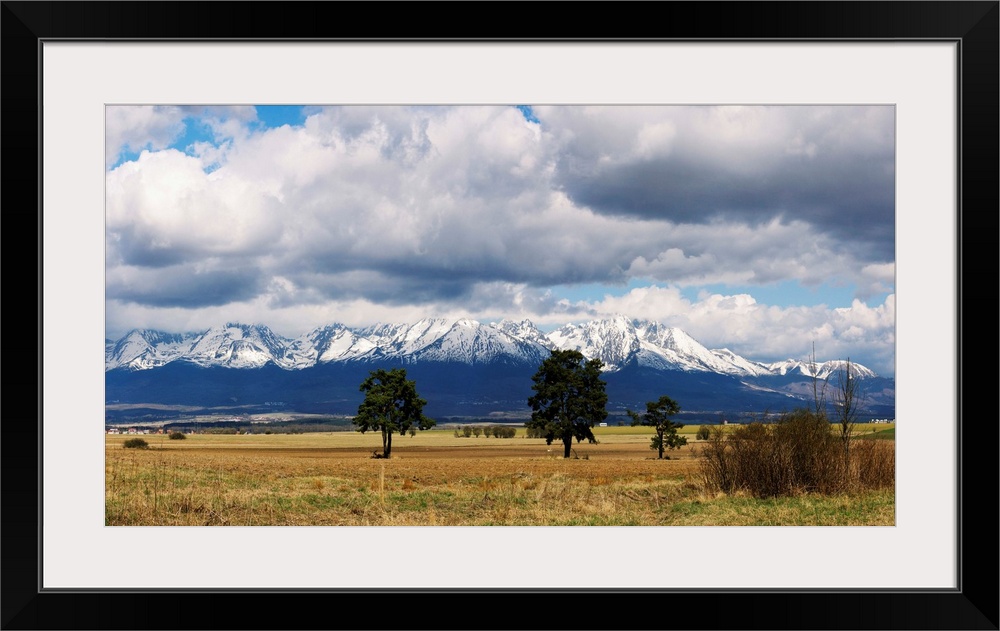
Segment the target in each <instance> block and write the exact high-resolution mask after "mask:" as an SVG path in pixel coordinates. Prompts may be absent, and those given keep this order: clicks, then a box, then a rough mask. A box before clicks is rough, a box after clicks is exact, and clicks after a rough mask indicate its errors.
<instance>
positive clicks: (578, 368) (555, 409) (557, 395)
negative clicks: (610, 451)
mask: <svg viewBox="0 0 1000 631" xmlns="http://www.w3.org/2000/svg"><path fill="white" fill-rule="evenodd" d="M603 367H604V364H603V363H602V362H601V360H599V359H591V360H587V359H585V358H584V356H583V354H582V353H581V352H580V351H575V350H554V351H552V355H551V356H550V357H548V358H547V359H545V360H544V361H543V362H542V365H541V366H540V367H539V368H538V372H536V373H535V375H534V376H533V377H532V378H531V379H532V381H533V382H534V385H533V386H532V387H531V389H532V390H534V391H535V394H534V395H532V396H531V397H529V398H528V405H530V406H531V409H532V412H531V420H530V421H528V422H527V423H526V424H525V425H526V426H527V427H528V429H529V430H534V432H536V433H537V435H539V436H541V437H542V438H545V442H546V444H549V445H551V444H552V441H554V440H559V441H562V444H563V458H569V455H570V450H571V449H572V445H573V439H574V438H576V440H577V442H580V441H581V440H583V439H584V438H586V439H587V440H588V441H590V442H597V439H596V438H594V432H593V429H592V428H593V427H594V424H595V423H598V422H600V421H603V420H604V419H606V418H607V417H608V411H607V409H606V406H607V403H608V395H607V393H606V392H605V388H606V387H607V384H606V383H605V382H604V380H603V379H601V368H603Z"/></svg>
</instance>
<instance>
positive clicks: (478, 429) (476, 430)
mask: <svg viewBox="0 0 1000 631" xmlns="http://www.w3.org/2000/svg"><path fill="white" fill-rule="evenodd" d="M482 433H483V428H482V427H479V426H478V425H477V426H476V427H473V428H472V435H473V436H475V437H476V438H479V437H480V436H481V435H482Z"/></svg>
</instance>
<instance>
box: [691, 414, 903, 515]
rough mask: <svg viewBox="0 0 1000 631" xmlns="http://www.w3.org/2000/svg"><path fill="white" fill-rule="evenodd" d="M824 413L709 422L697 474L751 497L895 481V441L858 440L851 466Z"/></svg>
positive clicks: (827, 491) (709, 483)
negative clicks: (725, 427) (729, 427)
mask: <svg viewBox="0 0 1000 631" xmlns="http://www.w3.org/2000/svg"><path fill="white" fill-rule="evenodd" d="M830 430H831V428H830V423H829V421H828V420H827V419H826V417H825V416H823V415H816V414H815V413H814V412H812V411H810V410H796V411H794V412H790V413H787V414H783V415H781V417H779V419H778V421H777V422H776V423H773V424H765V423H762V422H760V421H755V422H752V423H749V424H747V425H742V426H740V427H737V428H735V429H734V430H733V431H732V433H730V434H725V433H724V432H723V431H722V429H721V428H714V429H713V430H712V431H711V432H710V433H709V438H708V440H707V441H706V443H705V444H704V446H703V448H702V450H701V455H702V458H703V460H702V475H703V478H704V480H705V484H706V486H707V487H708V488H709V489H712V490H718V491H722V492H724V493H730V494H731V493H735V492H745V493H748V494H750V495H753V496H754V497H761V498H764V497H777V496H784V495H796V494H799V493H822V494H832V493H838V492H843V491H849V490H862V489H872V488H886V487H888V486H892V485H893V484H894V479H895V445H894V444H893V443H891V442H889V441H863V442H864V446H863V447H860V446H859V447H858V449H857V454H858V455H857V457H856V458H855V457H853V454H852V458H851V461H850V463H851V466H850V467H848V463H847V461H846V460H845V459H844V457H843V443H842V441H841V440H840V437H839V436H837V435H835V434H834V433H833V432H831V431H830Z"/></svg>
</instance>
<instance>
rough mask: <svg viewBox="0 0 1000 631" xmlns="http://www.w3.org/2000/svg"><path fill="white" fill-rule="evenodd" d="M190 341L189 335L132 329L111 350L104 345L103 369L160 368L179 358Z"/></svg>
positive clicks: (191, 337) (190, 335) (190, 336)
mask: <svg viewBox="0 0 1000 631" xmlns="http://www.w3.org/2000/svg"><path fill="white" fill-rule="evenodd" d="M193 339H194V335H193V334H190V333H188V334H175V333H164V332H162V331H153V330H150V329H133V330H132V331H129V332H128V333H127V334H125V336H124V337H122V338H121V339H120V340H118V341H117V342H114V343H113V344H112V345H111V346H110V347H109V346H107V345H105V355H104V369H105V370H113V369H115V368H125V369H127V370H146V369H148V368H156V367H157V366H162V365H164V364H166V363H168V362H171V361H173V360H175V359H177V358H179V357H181V356H182V355H183V354H184V352H185V351H187V349H188V347H190V345H191V342H192V340H193Z"/></svg>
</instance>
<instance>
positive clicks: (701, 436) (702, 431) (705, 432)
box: [694, 425, 711, 440]
mask: <svg viewBox="0 0 1000 631" xmlns="http://www.w3.org/2000/svg"><path fill="white" fill-rule="evenodd" d="M710 433H711V430H710V428H709V427H708V425H702V426H701V427H699V428H698V433H696V434H695V435H694V436H695V438H697V439H698V440H708V437H709V434H710Z"/></svg>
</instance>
